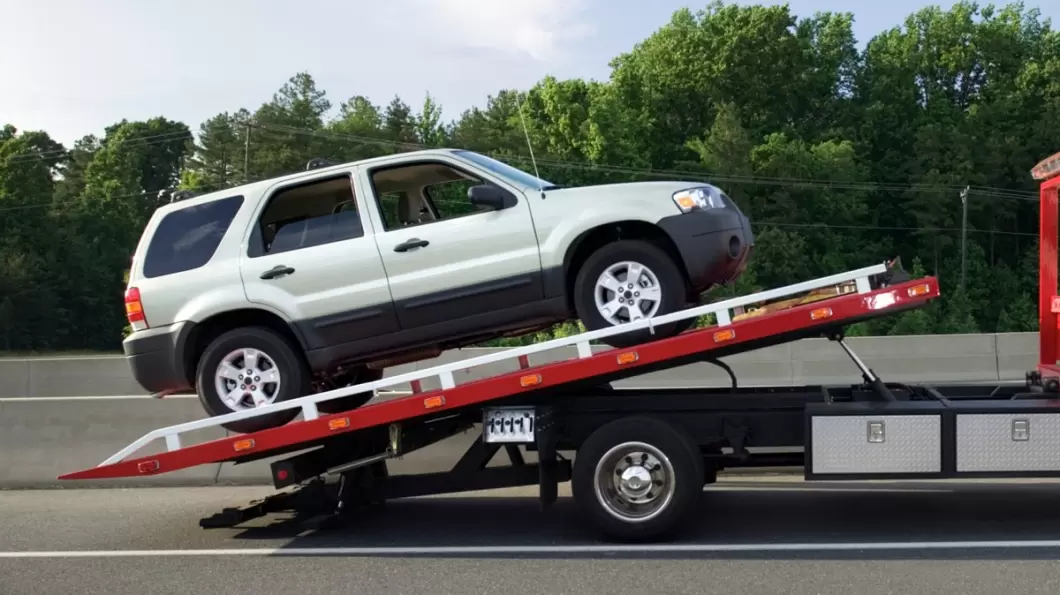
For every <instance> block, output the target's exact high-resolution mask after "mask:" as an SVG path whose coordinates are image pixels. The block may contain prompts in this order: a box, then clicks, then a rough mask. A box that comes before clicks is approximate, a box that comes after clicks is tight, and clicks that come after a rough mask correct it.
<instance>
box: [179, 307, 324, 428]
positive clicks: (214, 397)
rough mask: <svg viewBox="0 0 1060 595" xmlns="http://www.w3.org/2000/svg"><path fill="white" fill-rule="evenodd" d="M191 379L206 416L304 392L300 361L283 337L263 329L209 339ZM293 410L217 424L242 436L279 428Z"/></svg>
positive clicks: (306, 385)
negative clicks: (196, 388) (194, 378)
mask: <svg viewBox="0 0 1060 595" xmlns="http://www.w3.org/2000/svg"><path fill="white" fill-rule="evenodd" d="M195 377H196V385H197V387H198V389H199V391H198V392H199V401H200V402H201V403H202V406H203V408H204V409H206V412H207V413H209V414H210V415H212V416H217V415H225V414H228V413H233V412H237V411H246V410H248V409H256V408H259V407H264V406H266V405H270V404H272V403H280V402H282V401H288V400H291V399H297V398H298V397H301V396H303V395H306V394H309V374H308V371H307V368H306V365H305V363H304V362H303V361H302V359H301V358H300V357H298V354H297V352H296V351H295V350H294V348H293V347H292V346H291V345H290V343H289V342H288V341H287V340H286V339H284V338H283V337H282V336H280V335H279V334H277V333H275V332H274V331H272V330H270V329H267V328H264V327H246V328H238V329H234V330H231V331H228V332H226V333H224V334H222V335H220V336H219V337H217V338H216V339H214V340H213V341H211V342H210V344H209V346H207V347H206V350H205V351H204V352H203V354H202V357H201V358H199V366H198V370H197V371H196V374H195ZM298 413H299V409H288V410H285V411H277V412H276V413H273V414H271V415H263V416H261V417H253V418H249V419H241V420H237V421H232V422H228V423H225V424H222V427H224V428H225V429H226V430H229V431H232V432H238V433H240V434H247V433H250V432H257V431H260V430H264V429H268V428H273V427H277V426H282V425H284V424H286V423H287V422H289V421H291V420H292V419H294V418H295V417H297V416H298Z"/></svg>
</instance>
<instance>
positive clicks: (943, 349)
mask: <svg viewBox="0 0 1060 595" xmlns="http://www.w3.org/2000/svg"><path fill="white" fill-rule="evenodd" d="M848 342H849V344H850V345H851V347H853V348H854V350H855V351H856V352H857V353H858V355H859V356H861V358H862V359H863V360H864V361H865V362H866V363H867V364H868V365H869V366H872V367H873V368H874V369H875V370H876V371H877V372H879V373H880V374H881V375H884V376H886V377H887V378H891V379H894V380H900V381H907V382H924V381H940V380H951V381H966V382H990V381H998V380H1003V381H1004V380H1021V379H1023V375H1024V373H1025V372H1026V371H1027V370H1029V369H1032V368H1033V367H1034V366H1035V364H1036V363H1037V352H1038V334H1037V333H1008V334H996V335H994V334H991V335H921V336H902V337H853V338H851V339H849V340H848ZM603 349H606V347H597V348H595V351H597V352H599V351H601V350H603ZM495 351H498V350H497V349H486V348H473V349H462V350H454V351H448V352H445V353H443V354H442V355H441V356H439V357H437V358H434V359H430V360H424V361H421V362H415V363H412V364H406V365H403V366H397V367H395V368H392V369H390V370H388V371H387V376H394V375H397V374H404V373H406V372H410V371H412V370H417V369H424V368H429V367H431V366H435V365H438V364H440V363H448V362H453V361H458V360H464V359H469V358H472V357H477V356H480V355H483V354H487V353H492V352H495ZM573 355H574V348H573V347H564V348H559V349H554V350H551V351H547V352H544V353H539V354H535V355H533V356H531V357H530V362H531V364H534V365H537V364H543V363H548V362H553V361H559V360H561V359H567V358H570V357H573ZM725 362H726V363H727V364H729V365H730V366H731V367H732V368H733V370H734V372H736V374H737V376H738V377H739V378H740V381H741V384H744V385H746V386H765V385H790V384H827V383H834V382H839V383H843V382H856V381H857V380H858V373H857V369H856V368H854V367H853V366H852V365H851V362H850V360H849V359H848V358H847V356H846V354H845V353H843V351H842V349H840V348H839V346H838V345H836V344H834V343H832V342H830V341H827V340H825V339H807V340H804V341H799V342H796V343H790V344H787V345H780V346H776V347H770V348H767V349H761V350H758V351H753V352H750V353H742V354H739V355H735V356H732V357H728V358H725ZM516 369H518V364H517V363H516V362H515V361H510V362H500V363H497V364H491V365H488V366H482V367H480V368H476V369H472V370H461V371H459V372H457V373H456V374H455V376H456V380H457V382H468V381H470V380H477V379H479V378H484V377H486V376H494V375H497V374H500V373H503V372H510V371H514V370H516ZM727 382H728V376H727V375H726V374H725V372H723V371H722V370H721V369H720V368H718V367H716V366H712V365H710V364H692V365H688V366H682V367H680V368H674V369H672V370H667V371H665V372H657V373H654V374H646V375H644V376H640V377H637V378H631V379H628V380H625V381H623V382H621V383H620V384H621V385H623V386H630V387H637V386H645V387H647V386H654V387H661V386H720V385H724V384H726V383H727ZM395 388H396V389H397V390H408V386H407V385H404V386H400V387H395ZM424 388H428V389H429V388H437V384H434V385H432V384H431V383H430V382H427V383H425V386H424ZM142 394H144V393H143V389H141V388H140V387H139V385H137V384H136V381H135V380H133V378H132V375H131V374H130V373H129V368H128V365H127V364H126V363H125V359H124V358H122V357H121V356H84V357H35V358H0V398H4V397H8V398H10V397H20V398H23V397H30V398H35V397H74V396H76V397H83V396H127V395H142Z"/></svg>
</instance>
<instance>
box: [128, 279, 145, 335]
mask: <svg viewBox="0 0 1060 595" xmlns="http://www.w3.org/2000/svg"><path fill="white" fill-rule="evenodd" d="M125 317H126V318H128V319H129V324H136V323H137V322H140V323H143V325H144V326H147V319H146V318H144V305H143V303H142V302H140V290H139V289H137V288H135V287H130V288H128V289H126V290H125Z"/></svg>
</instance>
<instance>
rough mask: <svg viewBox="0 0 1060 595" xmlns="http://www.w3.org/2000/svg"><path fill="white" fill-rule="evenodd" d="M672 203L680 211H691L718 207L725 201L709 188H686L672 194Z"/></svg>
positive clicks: (722, 205) (723, 204)
mask: <svg viewBox="0 0 1060 595" xmlns="http://www.w3.org/2000/svg"><path fill="white" fill-rule="evenodd" d="M673 199H674V204H676V205H677V208H679V209H681V212H682V213H691V212H692V211H697V210H700V209H720V208H723V207H724V206H725V202H724V201H723V200H721V197H720V196H718V194H717V193H716V192H715V191H714V190H713V189H711V188H703V187H700V188H688V189H686V190H678V191H677V192H674V194H673Z"/></svg>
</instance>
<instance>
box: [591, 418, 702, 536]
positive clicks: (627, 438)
mask: <svg viewBox="0 0 1060 595" xmlns="http://www.w3.org/2000/svg"><path fill="white" fill-rule="evenodd" d="M637 452H640V453H649V454H650V456H651V457H654V460H655V461H656V462H657V464H658V465H659V466H660V469H659V470H658V471H657V472H656V473H655V474H653V475H651V477H652V479H654V480H659V479H662V480H663V484H662V485H661V486H659V485H658V484H656V485H655V487H656V488H658V490H659V491H658V493H655V490H654V489H652V490H651V491H649V492H648V495H650V494H652V493H655V496H654V498H653V499H651V500H650V501H649V502H648V507H647V510H646V511H645V513H644V514H642V515H640V516H639V517H638V515H632V514H629V513H628V510H627V512H625V513H623V512H620V511H619V510H618V509H619V508H624V507H622V506H619V505H618V504H616V502H618V503H622V502H624V503H626V504H629V503H632V502H633V501H632V500H630V499H629V498H626V497H621V496H620V492H619V491H618V490H617V489H615V488H616V482H615V481H614V480H613V478H615V477H616V473H617V471H620V470H621V469H620V468H619V469H617V470H616V463H618V464H624V463H623V462H622V457H623V454H624V453H628V454H633V455H635V453H637ZM648 461H649V463H651V462H652V459H651V458H649V459H648ZM634 467H637V468H639V469H640V470H641V471H643V470H644V468H643V467H640V466H629V467H628V468H630V469H632V468H634ZM703 477H704V470H703V457H702V456H701V455H700V454H699V449H698V447H697V446H696V444H695V442H694V441H693V440H692V439H691V438H690V437H689V436H688V434H686V433H685V432H684V431H682V430H680V429H678V428H676V427H674V426H673V425H671V424H668V423H666V422H664V421H661V420H659V419H656V418H653V417H626V418H622V419H618V420H615V421H613V422H610V423H608V424H606V425H604V426H602V427H601V428H599V429H597V430H596V431H595V432H593V433H592V435H590V436H589V438H588V439H587V440H586V441H585V442H584V443H583V444H582V445H581V447H580V448H579V449H578V451H577V453H576V455H575V457H574V469H573V473H572V477H571V491H572V493H573V496H574V500H575V502H577V504H578V507H579V508H580V509H581V510H582V511H583V513H584V514H585V515H586V516H587V517H588V518H589V520H590V521H591V522H592V524H593V525H594V526H595V527H596V529H597V530H599V531H600V532H601V533H603V534H604V535H605V536H606V537H608V538H610V539H613V540H617V541H627V542H635V541H649V540H657V539H663V538H666V537H669V536H672V535H673V534H675V533H676V532H677V531H678V530H679V529H680V528H681V527H683V526H687V524H686V523H685V522H684V521H685V519H686V518H687V517H688V516H689V515H690V514H691V513H692V512H693V511H694V510H695V508H696V506H697V505H698V503H699V499H700V495H701V494H702V492H703ZM605 487H606V488H608V489H607V491H605V489H604V488H605ZM627 489H632V490H636V489H638V486H636V485H635V484H634V485H632V486H630V485H628V484H627ZM612 490H613V491H612ZM641 502H643V500H641Z"/></svg>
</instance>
